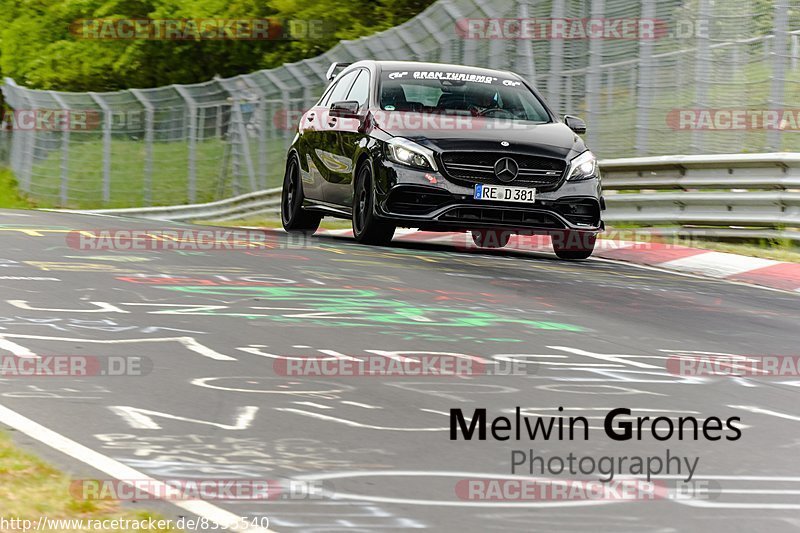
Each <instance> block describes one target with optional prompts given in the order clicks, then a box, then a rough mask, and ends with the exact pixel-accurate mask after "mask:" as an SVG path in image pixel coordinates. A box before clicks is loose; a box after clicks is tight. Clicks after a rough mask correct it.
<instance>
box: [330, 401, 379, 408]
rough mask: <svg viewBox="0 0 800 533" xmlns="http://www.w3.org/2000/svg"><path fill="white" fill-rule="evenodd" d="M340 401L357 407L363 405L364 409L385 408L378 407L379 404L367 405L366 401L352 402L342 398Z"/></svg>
mask: <svg viewBox="0 0 800 533" xmlns="http://www.w3.org/2000/svg"><path fill="white" fill-rule="evenodd" d="M339 403H343V404H345V405H353V406H355V407H363V408H364V409H383V407H378V406H377V405H367V404H365V403H359V402H351V401H350V400H342V401H341V402H339Z"/></svg>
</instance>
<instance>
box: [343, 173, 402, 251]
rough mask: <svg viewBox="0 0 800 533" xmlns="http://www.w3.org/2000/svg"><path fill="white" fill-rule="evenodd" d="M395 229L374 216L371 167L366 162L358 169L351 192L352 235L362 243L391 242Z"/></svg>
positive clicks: (377, 243)
mask: <svg viewBox="0 0 800 533" xmlns="http://www.w3.org/2000/svg"><path fill="white" fill-rule="evenodd" d="M395 229H396V226H395V225H394V224H391V223H388V222H384V221H382V220H380V219H378V217H376V216H375V190H374V188H373V184H372V167H371V165H370V164H369V162H366V163H364V164H362V165H361V166H360V167H359V169H358V174H357V175H356V186H355V189H354V192H353V237H355V239H356V240H357V241H358V242H360V243H362V244H375V245H384V244H388V243H389V242H391V240H392V237H394V231H395Z"/></svg>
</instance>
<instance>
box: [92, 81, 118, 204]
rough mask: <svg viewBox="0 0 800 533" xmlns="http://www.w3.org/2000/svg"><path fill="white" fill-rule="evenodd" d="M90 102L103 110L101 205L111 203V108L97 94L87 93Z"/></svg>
mask: <svg viewBox="0 0 800 533" xmlns="http://www.w3.org/2000/svg"><path fill="white" fill-rule="evenodd" d="M89 96H91V97H92V100H94V101H95V103H96V104H97V105H98V106H100V109H102V110H103V203H104V204H107V203H108V202H109V201H111V128H112V125H113V122H112V121H113V117H112V116H111V108H110V107H109V106H108V103H106V101H105V100H103V97H102V96H100V95H99V94H97V93H89Z"/></svg>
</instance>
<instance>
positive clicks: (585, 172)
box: [567, 150, 600, 181]
mask: <svg viewBox="0 0 800 533" xmlns="http://www.w3.org/2000/svg"><path fill="white" fill-rule="evenodd" d="M569 168H570V170H569V175H568V176H567V179H568V180H571V181H580V180H590V179H592V178H598V177H600V172H599V171H598V168H597V158H596V157H595V156H594V154H593V153H592V152H590V151H588V150H587V151H585V152H583V153H582V154H581V155H579V156H578V157H576V158H575V159H573V160H572V161H570V164H569Z"/></svg>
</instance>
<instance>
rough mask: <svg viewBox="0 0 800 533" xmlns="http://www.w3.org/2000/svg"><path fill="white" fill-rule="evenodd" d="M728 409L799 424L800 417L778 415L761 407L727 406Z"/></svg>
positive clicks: (784, 414)
mask: <svg viewBox="0 0 800 533" xmlns="http://www.w3.org/2000/svg"><path fill="white" fill-rule="evenodd" d="M728 407H731V408H733V409H741V410H742V411H749V412H751V413H755V414H757V415H770V416H775V417H778V418H785V419H787V420H794V421H795V422H800V416H795V415H789V414H786V413H780V412H778V411H771V410H769V409H762V408H761V407H756V406H755V405H729V406H728Z"/></svg>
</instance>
